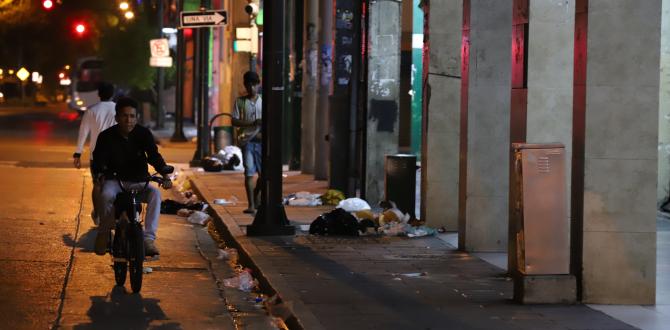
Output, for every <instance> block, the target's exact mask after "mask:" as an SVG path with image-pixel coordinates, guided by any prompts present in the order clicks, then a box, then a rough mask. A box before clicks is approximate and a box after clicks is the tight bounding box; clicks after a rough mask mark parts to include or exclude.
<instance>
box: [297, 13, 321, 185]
mask: <svg viewBox="0 0 670 330" xmlns="http://www.w3.org/2000/svg"><path fill="white" fill-rule="evenodd" d="M304 16H305V24H304V29H305V32H304V38H305V41H304V44H303V54H304V55H303V59H304V63H305V65H304V67H303V71H302V72H303V78H302V134H301V143H300V145H301V148H302V150H301V156H302V159H301V161H300V165H301V167H302V172H303V173H306V174H312V173H314V142H315V137H314V133H315V132H314V128H315V127H314V125H315V124H316V123H315V122H314V117H315V113H316V100H317V98H316V97H317V95H316V92H317V87H316V86H317V77H318V75H317V74H318V65H319V60H318V59H319V43H318V42H319V40H318V39H317V34H318V24H319V0H305V8H304Z"/></svg>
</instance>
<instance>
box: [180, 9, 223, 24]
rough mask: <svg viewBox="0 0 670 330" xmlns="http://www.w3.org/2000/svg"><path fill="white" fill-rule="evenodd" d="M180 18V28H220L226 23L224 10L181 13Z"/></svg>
mask: <svg viewBox="0 0 670 330" xmlns="http://www.w3.org/2000/svg"><path fill="white" fill-rule="evenodd" d="M180 17H181V27H182V28H192V27H211V26H222V25H226V24H227V23H228V13H227V12H226V11H225V10H205V11H182V12H181V15H180Z"/></svg>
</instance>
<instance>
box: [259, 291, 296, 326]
mask: <svg viewBox="0 0 670 330" xmlns="http://www.w3.org/2000/svg"><path fill="white" fill-rule="evenodd" d="M291 305H292V304H291V303H290V302H285V301H282V299H281V298H280V297H279V295H277V294H276V295H274V296H272V297H270V298H268V299H267V300H266V301H265V309H266V310H267V311H268V313H269V314H270V315H272V316H274V317H277V318H279V319H281V320H282V321H284V320H287V319H288V318H289V317H291V315H293V313H292V312H291V309H292V308H291V307H292V306H291Z"/></svg>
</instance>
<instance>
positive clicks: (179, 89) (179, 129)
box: [170, 0, 186, 142]
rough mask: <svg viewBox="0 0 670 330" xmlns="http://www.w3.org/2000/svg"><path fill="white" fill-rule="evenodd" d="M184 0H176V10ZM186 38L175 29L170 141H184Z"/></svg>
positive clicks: (179, 8)
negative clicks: (174, 65)
mask: <svg viewBox="0 0 670 330" xmlns="http://www.w3.org/2000/svg"><path fill="white" fill-rule="evenodd" d="M184 1H185V0H178V1H177V6H178V7H177V8H178V9H177V12H179V13H181V12H182V11H183V10H184ZM185 43H186V39H185V38H184V29H178V30H177V84H176V86H175V88H176V90H175V92H176V93H177V94H176V95H175V101H176V103H177V104H175V115H174V133H173V134H172V138H171V139H170V141H172V142H185V141H186V136H185V135H184V65H185V62H186V45H185Z"/></svg>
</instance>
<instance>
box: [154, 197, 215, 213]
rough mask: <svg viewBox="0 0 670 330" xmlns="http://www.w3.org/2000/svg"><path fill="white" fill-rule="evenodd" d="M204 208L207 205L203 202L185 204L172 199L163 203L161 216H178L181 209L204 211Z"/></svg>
mask: <svg viewBox="0 0 670 330" xmlns="http://www.w3.org/2000/svg"><path fill="white" fill-rule="evenodd" d="M203 206H205V204H204V203H201V202H197V203H191V204H184V203H179V202H177V201H173V200H171V199H166V200H164V201H162V202H161V214H177V211H179V210H181V209H189V210H196V211H202V208H203Z"/></svg>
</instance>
